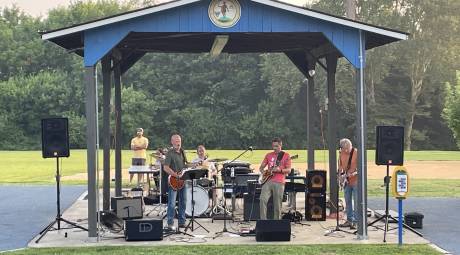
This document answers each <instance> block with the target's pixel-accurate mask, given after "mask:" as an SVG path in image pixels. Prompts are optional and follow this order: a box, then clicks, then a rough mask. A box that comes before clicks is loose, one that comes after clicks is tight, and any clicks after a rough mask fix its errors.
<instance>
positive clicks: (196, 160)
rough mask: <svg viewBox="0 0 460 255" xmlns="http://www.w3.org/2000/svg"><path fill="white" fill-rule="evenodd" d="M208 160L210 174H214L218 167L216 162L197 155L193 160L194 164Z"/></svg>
mask: <svg viewBox="0 0 460 255" xmlns="http://www.w3.org/2000/svg"><path fill="white" fill-rule="evenodd" d="M203 161H204V162H206V163H207V165H208V166H209V170H210V171H211V172H210V175H209V176H212V175H213V174H214V175H215V174H217V168H216V164H215V163H214V162H208V161H207V160H206V159H202V158H200V157H196V158H195V159H193V160H192V164H198V163H200V162H203Z"/></svg>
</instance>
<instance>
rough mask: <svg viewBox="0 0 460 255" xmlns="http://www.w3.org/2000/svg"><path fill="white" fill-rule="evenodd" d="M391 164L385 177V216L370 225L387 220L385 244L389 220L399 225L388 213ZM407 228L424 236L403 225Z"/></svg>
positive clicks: (384, 236) (384, 235)
mask: <svg viewBox="0 0 460 255" xmlns="http://www.w3.org/2000/svg"><path fill="white" fill-rule="evenodd" d="M390 179H391V177H390V164H387V175H386V176H385V177H384V179H383V180H384V183H385V214H384V215H382V216H380V217H379V218H377V219H376V220H374V221H373V222H371V223H369V224H368V226H372V225H374V224H375V223H377V222H379V221H381V220H383V219H385V227H384V229H383V231H384V232H383V242H384V243H386V241H387V240H386V237H387V232H388V220H389V219H392V220H393V221H395V222H396V223H398V222H399V221H398V219H396V218H394V217H393V216H391V215H390V213H389V212H388V207H389V206H388V204H389V193H390ZM402 225H403V226H404V227H405V228H407V229H409V230H410V231H412V232H414V233H415V234H417V235H418V236H423V235H422V234H421V233H420V232H418V231H417V230H415V229H413V228H411V227H410V226H408V225H407V224H406V223H403V224H402Z"/></svg>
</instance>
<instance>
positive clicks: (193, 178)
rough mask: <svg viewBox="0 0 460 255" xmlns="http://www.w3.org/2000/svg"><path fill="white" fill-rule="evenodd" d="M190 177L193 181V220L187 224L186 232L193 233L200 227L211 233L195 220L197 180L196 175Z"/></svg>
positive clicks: (191, 174) (192, 174)
mask: <svg viewBox="0 0 460 255" xmlns="http://www.w3.org/2000/svg"><path fill="white" fill-rule="evenodd" d="M188 176H190V179H191V180H192V219H191V220H190V221H189V223H188V224H187V226H186V227H185V230H184V231H185V232H187V230H189V229H191V230H192V232H193V231H195V230H196V229H198V228H199V227H201V228H203V229H204V230H205V231H206V232H208V233H209V230H207V229H206V228H205V227H203V225H201V224H200V223H199V222H198V221H196V220H195V198H194V195H193V194H194V193H195V192H194V187H195V185H196V178H195V173H190V174H189V175H188ZM195 223H196V224H197V225H198V227H197V228H194V224H195Z"/></svg>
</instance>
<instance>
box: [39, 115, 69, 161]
mask: <svg viewBox="0 0 460 255" xmlns="http://www.w3.org/2000/svg"><path fill="white" fill-rule="evenodd" d="M42 155H43V158H57V157H68V156H69V155H70V153H69V120H68V119H67V118H49V119H42Z"/></svg>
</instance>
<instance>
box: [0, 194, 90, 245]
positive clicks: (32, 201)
mask: <svg viewBox="0 0 460 255" xmlns="http://www.w3.org/2000/svg"><path fill="white" fill-rule="evenodd" d="M85 190H86V187H84V186H63V187H62V189H61V210H62V211H64V210H65V209H66V208H68V207H69V206H70V205H71V204H72V203H73V202H74V201H75V200H76V199H77V198H78V197H79V196H80V195H81V194H82V193H83V192H84V191H85ZM55 217H56V186H45V185H40V186H32V185H0V229H1V231H0V251H2V250H10V249H17V248H22V247H26V246H27V243H28V242H29V241H30V240H31V239H32V238H33V237H35V236H36V235H37V234H38V232H40V231H41V230H42V229H43V228H44V227H45V226H46V225H47V224H48V223H50V222H51V221H52V220H53V219H54V218H55Z"/></svg>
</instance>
